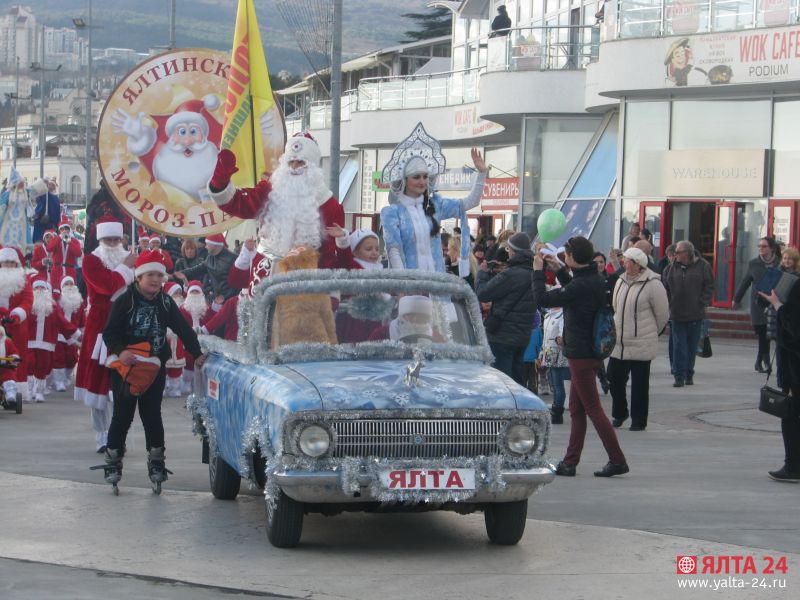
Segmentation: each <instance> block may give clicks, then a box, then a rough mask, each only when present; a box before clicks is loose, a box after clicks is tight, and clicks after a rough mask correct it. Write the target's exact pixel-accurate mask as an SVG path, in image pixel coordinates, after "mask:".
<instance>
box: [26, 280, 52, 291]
mask: <svg viewBox="0 0 800 600" xmlns="http://www.w3.org/2000/svg"><path fill="white" fill-rule="evenodd" d="M31 287H32V288H33V289H34V290H35V289H36V288H44V289H46V290H50V289H52V288H51V287H50V284H49V283H48V282H47V281H46V280H44V279H34V280H33V283H32V284H31Z"/></svg>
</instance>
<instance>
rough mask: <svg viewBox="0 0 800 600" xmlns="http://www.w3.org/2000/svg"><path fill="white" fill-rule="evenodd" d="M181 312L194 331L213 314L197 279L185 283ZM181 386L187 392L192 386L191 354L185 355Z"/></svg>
mask: <svg viewBox="0 0 800 600" xmlns="http://www.w3.org/2000/svg"><path fill="white" fill-rule="evenodd" d="M181 312H182V313H183V316H184V318H185V319H186V322H187V323H189V325H190V326H191V328H192V329H193V330H194V331H195V332H197V331H202V327H203V325H205V324H206V323H207V322H208V321H209V319H211V318H212V317H213V316H214V311H212V310H211V307H210V306H209V305H208V301H207V300H206V297H205V294H203V284H202V283H200V282H199V281H190V282H189V283H187V284H186V300H185V301H184V302H183V306H181ZM183 388H184V391H185V392H186V393H189V394H190V393H191V392H192V390H193V388H194V361H193V360H192V357H191V356H187V357H186V368H185V369H184V371H183Z"/></svg>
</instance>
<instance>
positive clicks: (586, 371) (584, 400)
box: [564, 358, 627, 465]
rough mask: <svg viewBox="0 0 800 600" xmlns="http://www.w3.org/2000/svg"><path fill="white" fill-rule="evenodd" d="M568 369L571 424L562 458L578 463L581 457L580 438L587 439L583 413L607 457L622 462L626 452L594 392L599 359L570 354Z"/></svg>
mask: <svg viewBox="0 0 800 600" xmlns="http://www.w3.org/2000/svg"><path fill="white" fill-rule="evenodd" d="M567 360H568V361H569V373H570V386H569V415H570V420H571V425H572V428H571V429H570V432H569V445H568V446H567V454H566V455H565V456H564V462H565V463H567V464H568V465H577V464H578V463H579V462H580V461H581V452H583V442H584V440H585V439H586V417H587V416H588V417H589V418H590V419H591V421H592V425H594V428H595V431H597V435H598V436H600V441H601V442H603V447H604V448H605V449H606V452H607V453H608V459H609V460H610V461H611V462H613V463H616V464H625V463H626V462H627V461H626V460H625V455H624V454H623V453H622V448H620V447H619V441H617V434H616V433H615V432H614V428H613V427H612V426H611V421H609V420H608V417H607V416H606V413H605V412H604V411H603V407H602V406H601V405H600V396H599V395H598V394H597V383H596V380H597V372H598V371H599V370H600V360H599V359H596V358H570V359H567Z"/></svg>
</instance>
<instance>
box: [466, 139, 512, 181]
mask: <svg viewBox="0 0 800 600" xmlns="http://www.w3.org/2000/svg"><path fill="white" fill-rule="evenodd" d="M518 153H519V146H497V147H494V148H486V156H485V157H484V158H485V160H486V164H487V165H491V167H492V172H491V176H492V177H516V176H517V168H518V167H519V157H518ZM471 163H472V159H470V164H471Z"/></svg>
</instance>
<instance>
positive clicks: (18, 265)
mask: <svg viewBox="0 0 800 600" xmlns="http://www.w3.org/2000/svg"><path fill="white" fill-rule="evenodd" d="M31 304H33V292H32V291H31V286H30V283H29V282H28V280H27V278H26V277H25V269H24V268H23V267H22V261H21V260H20V258H19V252H17V249H16V248H3V249H2V250H0V321H2V322H4V324H5V328H6V332H7V334H8V336H9V337H10V338H11V340H12V341H13V342H14V345H15V346H16V348H17V351H18V352H19V356H20V364H19V366H18V367H17V373H16V376H15V379H16V381H17V384H21V385H19V386H18V387H19V391H20V392H21V393H22V396H23V399H25V400H27V399H28V398H29V396H28V386H27V380H28V367H27V355H28V324H27V323H25V320H26V319H27V318H28V316H29V315H30V312H31Z"/></svg>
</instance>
